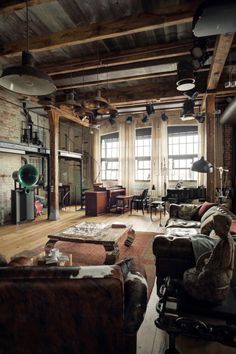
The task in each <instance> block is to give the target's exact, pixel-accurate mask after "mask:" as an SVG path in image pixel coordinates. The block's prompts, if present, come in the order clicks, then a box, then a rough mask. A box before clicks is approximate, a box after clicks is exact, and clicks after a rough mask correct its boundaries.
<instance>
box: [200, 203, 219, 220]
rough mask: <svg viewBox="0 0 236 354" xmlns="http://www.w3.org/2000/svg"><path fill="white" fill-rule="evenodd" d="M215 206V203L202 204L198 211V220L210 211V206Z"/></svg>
mask: <svg viewBox="0 0 236 354" xmlns="http://www.w3.org/2000/svg"><path fill="white" fill-rule="evenodd" d="M214 205H217V204H215V203H209V202H204V203H203V204H202V206H201V208H200V209H199V210H198V215H199V218H200V219H201V217H202V216H203V214H204V213H205V212H206V211H207V210H208V209H210V208H211V207H212V206H214Z"/></svg>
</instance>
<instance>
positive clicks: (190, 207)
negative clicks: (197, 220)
mask: <svg viewBox="0 0 236 354" xmlns="http://www.w3.org/2000/svg"><path fill="white" fill-rule="evenodd" d="M197 209H198V206H197V205H194V204H181V205H180V207H179V212H178V217H179V218H180V219H184V220H192V219H193V216H194V215H195V213H196V211H197Z"/></svg>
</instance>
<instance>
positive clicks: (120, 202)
mask: <svg viewBox="0 0 236 354" xmlns="http://www.w3.org/2000/svg"><path fill="white" fill-rule="evenodd" d="M132 198H133V195H117V196H116V212H117V213H118V212H119V210H120V211H121V213H122V214H124V212H125V211H128V210H130V201H131V199H132Z"/></svg>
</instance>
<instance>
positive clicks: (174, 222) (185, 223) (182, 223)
mask: <svg viewBox="0 0 236 354" xmlns="http://www.w3.org/2000/svg"><path fill="white" fill-rule="evenodd" d="M169 227H184V228H186V227H188V228H189V227H192V228H200V227H201V223H200V221H194V220H183V219H175V218H171V219H169V220H168V221H167V225H166V228H169Z"/></svg>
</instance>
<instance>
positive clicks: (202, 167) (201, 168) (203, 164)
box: [191, 156, 213, 173]
mask: <svg viewBox="0 0 236 354" xmlns="http://www.w3.org/2000/svg"><path fill="white" fill-rule="evenodd" d="M191 170H192V171H195V172H200V173H210V172H213V165H212V164H211V163H210V162H209V161H207V160H204V157H203V156H202V157H201V158H200V160H198V161H195V162H194V163H193V165H192V167H191Z"/></svg>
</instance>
